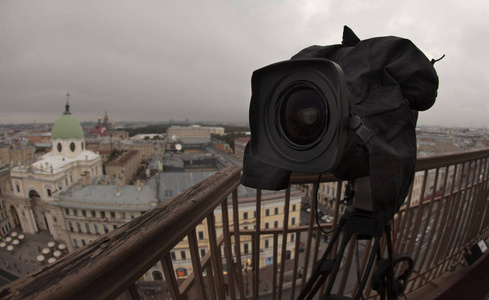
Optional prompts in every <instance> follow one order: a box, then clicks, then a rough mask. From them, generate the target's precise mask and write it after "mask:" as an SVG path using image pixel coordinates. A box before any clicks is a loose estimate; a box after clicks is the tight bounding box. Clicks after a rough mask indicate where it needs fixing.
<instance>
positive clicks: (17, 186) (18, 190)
mask: <svg viewBox="0 0 489 300" xmlns="http://www.w3.org/2000/svg"><path fill="white" fill-rule="evenodd" d="M15 187H16V188H17V193H20V186H19V185H18V184H16V185H15Z"/></svg>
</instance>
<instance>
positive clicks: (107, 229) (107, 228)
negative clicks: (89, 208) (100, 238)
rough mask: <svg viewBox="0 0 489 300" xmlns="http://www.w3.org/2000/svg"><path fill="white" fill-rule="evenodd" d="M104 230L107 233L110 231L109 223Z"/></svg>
mask: <svg viewBox="0 0 489 300" xmlns="http://www.w3.org/2000/svg"><path fill="white" fill-rule="evenodd" d="M104 232H105V233H109V227H108V226H107V225H105V224H104Z"/></svg>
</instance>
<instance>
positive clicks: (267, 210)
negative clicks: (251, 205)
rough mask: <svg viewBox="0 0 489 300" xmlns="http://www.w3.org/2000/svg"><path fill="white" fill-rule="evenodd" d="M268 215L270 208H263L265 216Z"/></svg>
mask: <svg viewBox="0 0 489 300" xmlns="http://www.w3.org/2000/svg"><path fill="white" fill-rule="evenodd" d="M269 215H270V209H268V208H267V209H265V216H266V217H268V216H269Z"/></svg>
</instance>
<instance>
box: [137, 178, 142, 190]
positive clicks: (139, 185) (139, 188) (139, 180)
mask: <svg viewBox="0 0 489 300" xmlns="http://www.w3.org/2000/svg"><path fill="white" fill-rule="evenodd" d="M136 184H137V186H138V191H140V190H141V179H139V178H138V180H137V181H136Z"/></svg>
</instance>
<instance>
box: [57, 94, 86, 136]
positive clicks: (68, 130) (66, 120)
mask: <svg viewBox="0 0 489 300" xmlns="http://www.w3.org/2000/svg"><path fill="white" fill-rule="evenodd" d="M84 137H85V135H84V133H83V128H82V127H81V125H80V122H78V120H77V119H76V118H75V117H73V115H72V114H71V113H70V105H69V104H68V103H66V110H65V112H64V113H63V115H61V117H59V118H58V120H56V122H55V123H54V125H53V129H52V130H51V140H57V139H62V140H68V139H83V138H84Z"/></svg>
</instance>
